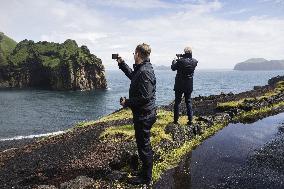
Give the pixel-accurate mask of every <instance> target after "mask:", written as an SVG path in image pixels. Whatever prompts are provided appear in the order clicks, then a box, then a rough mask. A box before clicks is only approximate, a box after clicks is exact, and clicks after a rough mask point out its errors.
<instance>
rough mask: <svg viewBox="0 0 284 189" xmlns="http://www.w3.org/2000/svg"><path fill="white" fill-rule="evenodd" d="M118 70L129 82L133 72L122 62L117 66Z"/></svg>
mask: <svg viewBox="0 0 284 189" xmlns="http://www.w3.org/2000/svg"><path fill="white" fill-rule="evenodd" d="M118 67H119V69H121V70H122V71H123V72H124V74H125V75H126V76H127V77H128V78H129V79H130V80H131V79H132V76H133V74H132V73H133V71H132V69H131V68H129V66H128V65H127V64H126V63H125V62H124V61H123V62H121V63H120V64H118Z"/></svg>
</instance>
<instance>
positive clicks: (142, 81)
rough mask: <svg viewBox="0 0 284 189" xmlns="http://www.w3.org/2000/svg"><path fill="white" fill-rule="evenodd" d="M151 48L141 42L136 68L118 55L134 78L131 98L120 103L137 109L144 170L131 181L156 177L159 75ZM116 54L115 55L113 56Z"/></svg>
mask: <svg viewBox="0 0 284 189" xmlns="http://www.w3.org/2000/svg"><path fill="white" fill-rule="evenodd" d="M150 54H151V48H150V46H149V45H147V44H145V43H143V44H139V45H138V46H137V47H136V49H135V53H133V55H134V61H135V64H134V65H133V68H134V69H133V70H132V69H131V68H129V66H128V65H127V64H126V63H125V61H124V60H123V59H122V58H121V57H120V56H119V55H117V58H116V59H117V62H118V66H119V69H121V70H122V71H123V72H124V73H125V75H126V76H127V77H128V78H129V79H130V80H131V84H130V88H129V99H126V98H122V99H121V100H120V104H121V106H123V107H129V108H130V109H131V110H132V113H133V123H134V130H135V138H136V144H137V148H138V154H139V158H140V160H141V161H142V170H141V172H140V173H139V175H138V176H137V177H134V178H133V179H132V180H131V181H130V182H131V183H132V184H137V185H138V184H147V185H149V184H150V183H151V180H152V168H153V151H152V147H151V143H150V135H151V134H150V130H151V128H152V126H153V124H154V123H155V122H156V105H155V100H156V94H155V93H156V77H155V73H154V70H153V67H152V64H151V63H150ZM113 58H114V57H113Z"/></svg>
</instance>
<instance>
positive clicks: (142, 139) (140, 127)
mask: <svg viewBox="0 0 284 189" xmlns="http://www.w3.org/2000/svg"><path fill="white" fill-rule="evenodd" d="M155 122H156V116H153V117H151V118H148V119H145V120H135V121H134V129H135V137H136V144H137V148H138V154H139V158H140V160H141V161H142V177H143V178H144V179H146V180H147V181H150V180H151V179H152V168H153V150H152V147H151V143H150V136H151V133H150V130H151V128H152V126H153V124H154V123H155Z"/></svg>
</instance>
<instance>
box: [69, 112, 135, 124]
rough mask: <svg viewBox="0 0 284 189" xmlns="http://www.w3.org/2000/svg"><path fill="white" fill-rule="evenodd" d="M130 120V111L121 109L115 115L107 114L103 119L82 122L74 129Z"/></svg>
mask: <svg viewBox="0 0 284 189" xmlns="http://www.w3.org/2000/svg"><path fill="white" fill-rule="evenodd" d="M130 118H132V113H131V110H130V109H121V110H120V111H118V112H116V113H112V114H109V115H107V116H105V117H102V118H100V119H98V120H92V121H83V122H80V123H77V124H76V125H75V127H77V128H79V127H88V126H92V125H94V124H97V123H100V122H109V121H117V120H123V119H130Z"/></svg>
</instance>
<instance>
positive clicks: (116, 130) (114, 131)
mask: <svg viewBox="0 0 284 189" xmlns="http://www.w3.org/2000/svg"><path fill="white" fill-rule="evenodd" d="M115 135H122V136H124V137H126V139H132V138H134V129H133V125H122V126H117V127H110V128H107V129H106V130H105V131H104V132H103V133H102V134H101V135H100V138H101V139H106V138H108V137H110V136H115Z"/></svg>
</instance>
